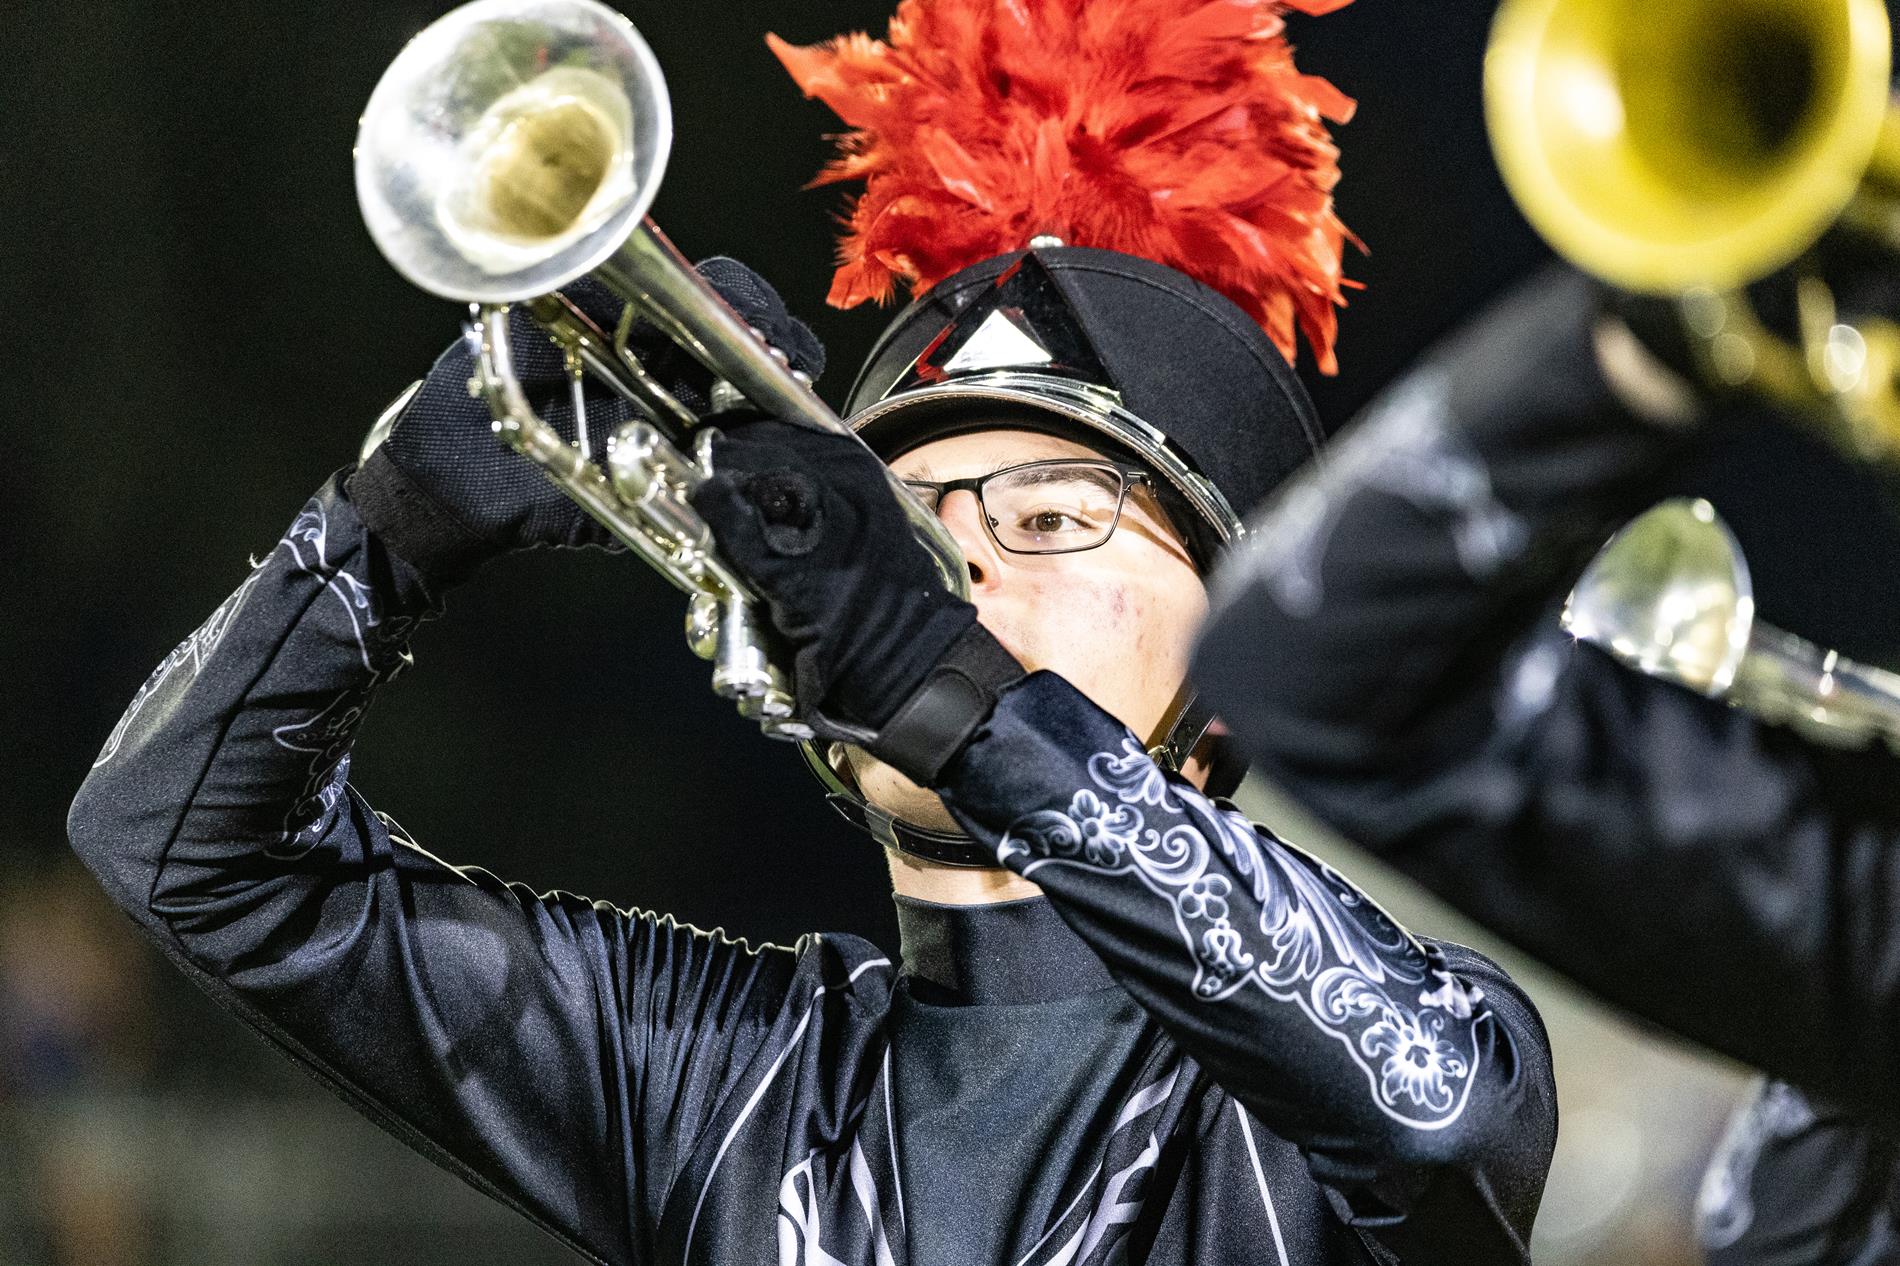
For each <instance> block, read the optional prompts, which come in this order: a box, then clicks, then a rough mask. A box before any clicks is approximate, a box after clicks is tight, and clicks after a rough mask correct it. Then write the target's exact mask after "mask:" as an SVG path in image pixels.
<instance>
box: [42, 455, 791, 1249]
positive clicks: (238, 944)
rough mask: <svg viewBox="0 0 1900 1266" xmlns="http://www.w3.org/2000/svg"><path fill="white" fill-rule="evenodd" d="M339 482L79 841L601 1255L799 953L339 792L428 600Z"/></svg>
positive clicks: (532, 1208) (572, 1240)
mask: <svg viewBox="0 0 1900 1266" xmlns="http://www.w3.org/2000/svg"><path fill="white" fill-rule="evenodd" d="M339 482H340V481H338V480H332V481H331V483H330V484H329V485H328V486H326V488H325V489H324V490H322V491H321V492H320V493H319V494H318V495H317V496H316V497H315V498H313V499H312V500H311V501H310V503H309V504H308V505H307V506H306V507H305V508H304V510H303V512H302V513H301V514H300V515H298V516H297V519H296V522H295V524H294V525H293V526H292V528H291V530H290V532H289V533H288V534H287V535H286V536H285V537H284V538H283V539H282V540H281V541H279V542H278V544H277V546H276V547H275V548H274V549H273V550H272V551H271V552H270V554H269V555H268V556H267V557H266V558H265V559H264V560H263V562H262V563H260V564H258V565H257V566H256V567H255V568H254V569H253V570H252V572H251V573H250V575H249V576H248V577H246V578H245V580H244V582H243V583H242V584H241V585H240V586H239V587H238V589H237V591H236V592H235V593H233V594H232V595H231V597H230V598H229V599H227V600H226V601H225V602H224V603H223V604H222V605H221V606H219V607H218V609H217V610H216V611H215V612H214V613H213V614H212V616H211V618H210V620H209V621H207V622H206V623H205V625H204V626H203V627H201V628H200V629H198V630H197V631H196V632H195V633H193V634H192V635H191V637H189V638H187V639H186V640H185V642H184V643H183V644H181V645H180V646H179V647H178V649H177V650H175V651H173V652H172V654H170V655H169V656H167V657H166V658H165V660H164V661H163V662H162V663H161V664H160V665H159V666H158V668H157V670H156V671H154V673H153V674H152V676H151V678H150V679H149V680H148V681H147V682H146V683H145V685H144V686H143V687H141V688H140V690H139V691H138V693H137V694H136V695H135V696H134V698H133V700H132V703H131V705H130V707H129V708H128V709H127V711H126V713H125V716H124V718H123V719H122V720H121V721H120V722H119V724H118V726H117V728H116V729H114V731H113V732H112V735H111V737H110V738H109V739H108V740H107V743H106V745H105V748H104V750H103V751H102V752H101V754H100V756H99V758H98V761H97V763H96V764H95V766H94V767H93V770H92V772H91V774H90V776H89V777H88V778H87V779H86V782H85V784H84V786H83V787H82V788H81V790H80V793H79V796H78V799H77V800H76V801H75V803H74V805H73V808H72V812H71V816H70V819H69V823H68V826H69V832H70V835H71V839H72V844H73V847H74V848H75V850H77V852H78V853H79V855H80V857H81V858H82V859H83V860H84V861H85V862H86V864H87V865H88V866H89V867H90V868H91V869H92V870H93V872H94V873H95V874H96V875H97V876H98V878H99V879H100V881H101V882H102V883H103V884H104V886H105V888H106V889H107V891H108V892H109V893H110V894H111V896H112V897H113V898H114V899H115V900H116V901H117V902H118V903H119V904H120V905H121V906H122V907H123V908H124V909H125V910H126V912H127V913H128V914H130V915H131V917H132V918H133V919H134V920H135V921H136V922H138V923H139V924H140V925H142V927H143V928H144V929H145V930H146V931H147V932H148V933H149V934H150V935H151V936H152V937H153V938H154V939H155V940H156V941H157V942H158V943H159V945H160V946H161V947H162V948H163V949H164V951H165V952H166V953H167V955H168V956H169V957H171V958H172V959H173V960H174V961H175V962H176V963H177V964H178V965H179V966H180V967H182V968H183V969H184V970H185V971H186V972H187V973H188V974H190V975H191V976H193V977H194V978H196V979H197V980H198V981H199V982H200V983H201V984H203V985H204V986H205V987H206V988H207V989H208V990H209V992H211V993H212V995H213V996H214V997H216V998H217V999H218V1000H219V1001H220V1002H221V1003H222V1004H223V1005H224V1006H226V1007H228V1008H229V1009H231V1010H232V1011H234V1012H236V1013H237V1014H238V1015H240V1016H241V1017H242V1018H243V1019H244V1020H245V1021H246V1022H247V1023H249V1024H251V1025H252V1026H253V1027H255V1028H257V1029H258V1030H259V1031H261V1032H262V1033H263V1034H265V1035H266V1036H267V1037H268V1038H269V1039H271V1040H272V1041H273V1042H275V1043H276V1044H277V1045H279V1046H281V1047H282V1048H283V1049H285V1050H286V1051H287V1052H289V1053H290V1054H291V1055H292V1057H293V1058H295V1059H297V1060H298V1061H299V1062H302V1063H304V1064H306V1065H308V1066H309V1067H310V1068H312V1069H313V1070H314V1071H315V1072H316V1073H317V1074H318V1075H319V1076H320V1077H321V1078H322V1079H323V1080H324V1081H326V1082H328V1083H329V1084H330V1085H331V1086H333V1087H334V1088H335V1089H336V1090H338V1091H339V1092H340V1093H341V1094H342V1095H343V1096H344V1097H345V1098H346V1099H347V1100H349V1101H350V1102H351V1103H352V1104H353V1105H354V1106H356V1107H357V1108H359V1109H360V1110H362V1111H363V1112H365V1113H366V1114H367V1115H369V1116H370V1117H372V1118H373V1119H374V1120H376V1121H377V1122H378V1123H379V1124H380V1125H382V1126H384V1127H385V1128H386V1129H388V1130H390V1131H391V1132H392V1133H394V1134H396V1135H397V1136H398V1137H400V1138H402V1139H403V1140H404V1141H405V1142H407V1143H409V1144H410V1145H412V1146H414V1147H416V1148H417V1149H418V1150H421V1151H423V1152H424V1153H425V1154H427V1155H429V1156H430V1157H431V1158H432V1159H434V1160H436V1161H437V1162H438V1163H441V1164H443V1165H444V1166H446V1167H447V1168H449V1169H451V1170H452V1171H454V1172H455V1173H457V1174H459V1175H460V1176H461V1177H463V1178H465V1179H466V1180H468V1181H469V1182H471V1183H473V1184H474V1185H475V1186H477V1187H479V1188H481V1189H482V1190H484V1191H486V1192H487V1193H488V1194H490V1195H493V1196H495V1197H497V1198H499V1199H502V1200H504V1201H506V1202H507V1203H509V1204H510V1205H512V1206H514V1207H515V1208H517V1209H518V1210H520V1211H522V1212H523V1213H525V1214H527V1215H528V1216H529V1217H531V1218H533V1219H534V1220H535V1221H537V1222H538V1223H540V1224H541V1225H542V1226H543V1227H545V1228H547V1229H548V1230H550V1231H552V1232H553V1233H555V1234H556V1235H557V1236H558V1237H559V1238H561V1239H563V1240H564V1241H566V1242H567V1243H568V1244H570V1245H571V1246H572V1247H574V1248H576V1249H578V1250H580V1251H581V1252H582V1253H584V1254H585V1255H586V1256H588V1257H589V1258H590V1259H592V1260H595V1261H615V1262H623V1261H628V1260H632V1259H634V1258H636V1257H637V1256H638V1254H639V1253H640V1251H641V1246H643V1245H645V1244H647V1243H649V1242H650V1241H651V1239H652V1233H653V1229H654V1224H655V1222H656V1221H657V1218H658V1213H659V1208H660V1204H661V1202H662V1200H663V1199H664V1196H665V1193H666V1188H667V1184H668V1182H669V1181H670V1179H671V1178H672V1176H673V1174H674V1173H675V1172H676V1170H677V1168H678V1166H679V1164H680V1163H681V1161H682V1160H683V1159H684V1156H685V1155H686V1152H687V1149H689V1148H690V1146H691V1145H692V1142H693V1140H694V1138H695V1136H696V1134H697V1133H698V1131H699V1130H700V1129H701V1128H702V1126H703V1124H704V1122H705V1121H706V1119H707V1117H708V1115H709V1113H710V1112H711V1111H712V1109H713V1107H714V1106H715V1105H716V1103H717V1101H718V1098H719V1095H720V1094H721V1092H722V1090H723V1089H724V1088H725V1087H726V1086H727V1084H728V1082H729V1080H730V1078H732V1077H733V1076H734V1075H735V1074H736V1073H737V1072H738V1071H739V1069H740V1068H741V1067H742V1065H743V1063H744V1061H745V1059H746V1057H747V1056H748V1055H749V1054H750V1053H751V1051H752V1050H753V1049H754V1048H755V1046H756V1043H757V1042H758V1040H759V1039H760V1037H761V1035H762V1033H763V1031H764V1029H765V1028H766V1026H767V1025H769V1023H770V1021H771V1018H772V1016H773V1015H774V1014H775V1013H776V1011H777V1010H778V1008H779V1005H780V1003H781V1002H782V1000H783V998H784V996H785V992H786V990H787V988H788V987H789V980H790V976H791V973H792V970H793V963H794V959H795V957H796V956H795V954H794V952H793V951H792V950H788V949H776V948H770V949H766V950H762V951H755V950H753V949H751V948H749V947H747V946H746V945H745V944H744V943H743V942H734V941H731V940H728V939H726V938H725V937H724V936H723V935H720V934H716V933H714V934H708V933H705V932H701V931H699V930H698V929H695V928H691V927H682V926H680V925H678V924H676V923H674V922H673V921H672V920H671V919H668V918H660V917H655V916H653V915H650V914H643V913H637V912H635V913H628V912H623V911H620V910H616V909H613V908H611V907H609V906H607V905H605V904H603V903H590V902H588V901H585V900H582V899H579V898H576V897H572V896H569V895H567V894H564V893H554V894H549V895H536V894H535V893H533V892H530V891H528V890H526V889H524V888H522V887H520V886H518V885H511V884H505V883H502V882H500V881H499V880H497V879H495V878H494V877H493V876H491V875H489V874H487V873H485V872H483V871H480V870H474V869H460V868H457V867H453V866H450V865H447V864H445V863H443V862H441V861H439V860H437V859H436V858H434V857H432V856H430V855H429V854H428V853H426V852H424V851H422V850H421V849H420V848H418V847H417V846H416V845H415V844H414V843H413V842H412V841H411V840H410V839H408V838H407V837H406V836H405V835H404V834H403V833H401V832H400V831H399V830H397V829H396V827H395V826H394V824H393V823H391V822H390V820H389V819H388V818H386V817H384V816H382V815H380V814H378V813H376V812H374V811H373V810H371V809H370V807H369V806H368V805H367V804H366V803H364V801H363V800H362V798H361V797H360V796H359V795H357V794H356V792H355V791H354V789H352V788H351V786H350V785H349V783H348V780H347V776H348V770H349V749H350V744H351V742H352V740H353V738H354V736H355V733H356V729H357V723H358V721H359V720H360V718H361V716H362V713H363V710H364V708H365V706H366V705H367V703H368V702H369V699H370V697H371V695H372V694H373V693H374V691H375V690H376V689H378V688H379V687H380V685H381V684H382V683H383V682H384V681H385V680H387V679H388V678H389V677H391V676H394V675H395V674H396V673H398V672H399V671H400V670H402V669H403V668H404V667H405V666H406V665H407V664H408V662H409V652H408V643H409V636H410V634H411V632H412V631H413V629H414V628H415V626H416V624H417V622H418V621H419V620H420V619H422V618H423V617H425V616H426V615H428V614H430V613H431V611H432V603H431V598H430V595H429V594H428V593H427V591H426V590H425V588H424V586H423V584H422V582H421V581H420V579H419V578H418V576H417V575H416V574H415V573H414V572H413V571H412V570H410V569H409V568H408V567H407V566H406V564H404V563H403V562H402V561H401V560H400V559H398V558H396V557H395V556H393V555H391V554H390V553H388V552H387V551H386V550H384V549H383V548H382V546H381V545H380V543H379V542H378V541H377V540H376V539H375V537H374V536H373V535H372V534H370V533H369V532H368V531H367V530H365V529H364V528H363V527H362V525H361V523H360V521H359V520H358V519H357V517H356V514H355V511H354V508H353V507H352V506H351V505H350V504H349V502H348V501H347V500H346V499H345V498H344V497H343V496H342V495H341V493H340V492H339V490H338V484H339Z"/></svg>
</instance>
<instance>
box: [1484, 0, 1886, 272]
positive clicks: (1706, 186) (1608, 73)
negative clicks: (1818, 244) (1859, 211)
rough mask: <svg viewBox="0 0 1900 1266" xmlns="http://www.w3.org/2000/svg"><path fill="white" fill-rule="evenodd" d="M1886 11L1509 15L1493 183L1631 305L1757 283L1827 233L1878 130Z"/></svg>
mask: <svg viewBox="0 0 1900 1266" xmlns="http://www.w3.org/2000/svg"><path fill="white" fill-rule="evenodd" d="M1890 39H1891V37H1890V34H1889V30H1888V22H1887V14H1886V9H1885V7H1884V5H1883V3H1882V0H1667V2H1665V3H1657V2H1656V0H1587V2H1580V0H1507V3H1506V4H1505V5H1504V7H1503V8H1502V9H1500V10H1499V12H1498V15H1497V18H1496V21H1495V23H1494V25H1493V27H1492V34H1491V40H1490V45H1489V47H1488V50H1487V52H1486V54H1485V67H1484V77H1485V118H1486V123H1487V125H1488V127H1489V129H1490V133H1491V141H1492V147H1493V150H1494V152H1495V154H1496V156H1497V163H1498V169H1499V171H1500V173H1501V174H1502V175H1503V177H1504V182H1505V184H1506V186H1507V187H1508V188H1509V189H1510V192H1511V195H1512V197H1513V198H1515V199H1516V201H1517V204H1518V206H1519V207H1520V208H1522V210H1523V212H1524V214H1525V216H1526V217H1527V218H1528V219H1529V220H1530V221H1531V223H1532V225H1533V226H1534V227H1536V229H1537V230H1538V232H1539V233H1541V234H1542V235H1543V236H1544V238H1545V239H1546V240H1548V241H1549V242H1550V243H1551V244H1552V245H1553V246H1554V247H1556V249H1557V250H1558V252H1559V253H1560V254H1563V255H1565V256H1566V257H1568V258H1569V259H1571V260H1572V261H1573V262H1575V263H1576V264H1577V265H1578V266H1579V267H1580V268H1582V269H1584V270H1585V271H1587V272H1590V273H1592V274H1594V275H1596V276H1598V277H1601V278H1603V279H1604V280H1605V281H1608V282H1609V283H1610V284H1611V285H1614V286H1617V287H1620V288H1622V289H1625V290H1632V291H1640V292H1647V293H1656V294H1673V293H1678V292H1681V291H1684V290H1688V289H1690V288H1693V287H1698V286H1701V287H1709V288H1712V289H1716V290H1723V289H1729V288H1732V287H1736V286H1740V285H1743V284H1745V283H1747V282H1749V281H1752V280H1754V279H1755V278H1757V277H1761V276H1765V275H1766V274H1768V273H1770V272H1773V271H1774V270H1775V269H1777V268H1779V267H1781V266H1782V265H1784V264H1786V263H1788V262H1789V261H1790V260H1792V259H1793V258H1794V257H1795V256H1797V255H1798V254H1800V253H1801V252H1802V251H1803V250H1805V249H1806V248H1807V247H1808V246H1809V245H1810V244H1811V243H1812V242H1813V241H1814V240H1815V239H1816V238H1818V237H1819V236H1820V235H1821V233H1822V232H1823V231H1824V230H1825V229H1826V228H1827V227H1828V226H1829V225H1831V224H1833V223H1834V222H1835V221H1836V220H1837V219H1839V218H1840V216H1841V215H1842V212H1843V211H1844V209H1845V208H1846V207H1847V205H1848V203H1849V202H1850V201H1851V200H1852V199H1853V198H1854V195H1855V193H1856V191H1857V190H1858V189H1859V188H1860V186H1861V183H1862V179H1863V175H1864V174H1865V173H1866V172H1867V170H1868V168H1869V166H1870V165H1871V164H1873V163H1874V161H1875V152H1876V148H1877V147H1884V148H1885V149H1887V150H1888V151H1893V150H1894V149H1896V148H1897V147H1896V145H1895V138H1894V137H1892V136H1889V137H1888V138H1887V139H1886V140H1885V141H1883V140H1882V132H1883V127H1885V126H1886V124H1887V115H1888V80H1889V71H1890V66H1889V63H1890V60H1891V55H1892V53H1891V46H1890Z"/></svg>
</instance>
